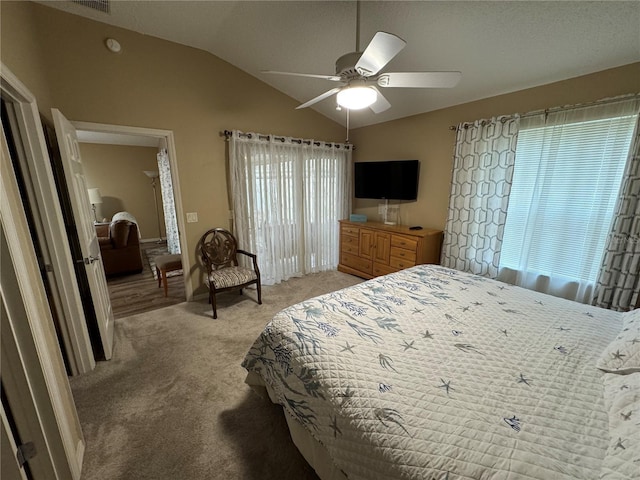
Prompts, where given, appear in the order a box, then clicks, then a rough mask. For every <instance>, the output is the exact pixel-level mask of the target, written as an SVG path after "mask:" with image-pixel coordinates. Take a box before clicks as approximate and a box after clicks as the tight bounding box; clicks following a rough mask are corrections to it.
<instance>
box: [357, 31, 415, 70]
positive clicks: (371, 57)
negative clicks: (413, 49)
mask: <svg viewBox="0 0 640 480" xmlns="http://www.w3.org/2000/svg"><path fill="white" fill-rule="evenodd" d="M406 44H407V42H405V41H404V40H402V39H401V38H400V37H397V36H395V35H393V34H391V33H386V32H378V33H376V34H375V35H374V36H373V38H372V39H371V42H369V45H367V48H366V49H365V51H364V52H363V53H362V56H361V57H360V60H358V63H356V70H357V72H358V73H359V74H360V75H362V76H363V77H370V76H372V75H375V74H376V73H378V72H379V71H380V70H382V69H383V68H384V66H385V65H386V64H387V63H389V62H390V61H391V59H392V58H393V57H395V56H396V55H397V54H398V53H400V50H402V49H403V48H404V47H405V45H406Z"/></svg>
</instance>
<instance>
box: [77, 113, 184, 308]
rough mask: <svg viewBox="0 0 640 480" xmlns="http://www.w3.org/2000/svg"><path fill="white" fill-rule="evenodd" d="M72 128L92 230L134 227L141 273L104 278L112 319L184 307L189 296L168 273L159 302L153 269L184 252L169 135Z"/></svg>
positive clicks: (179, 278)
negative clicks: (122, 222)
mask: <svg viewBox="0 0 640 480" xmlns="http://www.w3.org/2000/svg"><path fill="white" fill-rule="evenodd" d="M74 126H75V127H76V130H77V134H78V140H79V142H80V150H81V152H82V157H83V161H84V163H85V169H86V172H87V185H88V187H89V191H90V195H91V194H92V195H93V200H92V204H93V205H92V207H93V209H94V220H95V222H96V226H97V227H96V228H98V229H101V231H103V232H105V231H108V229H109V225H110V224H111V222H112V219H114V218H116V219H117V218H124V219H127V220H129V221H132V222H135V223H136V225H137V230H138V237H139V246H140V252H141V257H142V271H139V270H135V269H134V270H133V271H128V272H127V271H125V272H117V273H115V274H113V275H108V277H107V285H108V288H109V296H110V300H111V304H112V308H113V313H114V317H115V318H121V317H126V316H129V315H134V314H137V313H142V312H146V311H150V310H155V309H158V308H163V307H165V306H169V305H173V304H176V303H180V302H184V301H186V300H187V299H188V298H189V296H190V292H188V284H187V282H186V278H185V275H184V274H182V271H180V270H177V271H172V272H169V273H168V278H167V282H168V288H167V295H166V296H165V291H164V288H161V286H160V283H159V281H158V278H157V276H156V271H155V268H154V265H155V258H157V257H158V256H161V255H166V254H183V253H184V252H185V247H184V246H183V242H182V239H183V237H182V236H181V235H180V234H179V233H180V232H182V231H183V230H184V225H182V217H183V215H182V205H181V202H180V195H179V184H178V179H177V167H176V162H175V148H174V145H173V134H172V132H170V131H164V130H155V129H146V128H139V127H127V126H119V125H105V124H94V123H87V122H74ZM167 175H168V177H169V181H168V184H167V178H166V176H167ZM94 202H95V203H94ZM186 264H187V263H185V262H184V260H183V265H186Z"/></svg>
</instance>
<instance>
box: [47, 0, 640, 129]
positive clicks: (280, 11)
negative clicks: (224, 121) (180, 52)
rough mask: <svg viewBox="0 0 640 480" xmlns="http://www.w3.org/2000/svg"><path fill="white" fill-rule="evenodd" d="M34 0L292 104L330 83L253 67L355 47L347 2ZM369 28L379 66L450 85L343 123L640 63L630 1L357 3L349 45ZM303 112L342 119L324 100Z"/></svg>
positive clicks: (402, 94) (324, 67)
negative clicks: (384, 60)
mask: <svg viewBox="0 0 640 480" xmlns="http://www.w3.org/2000/svg"><path fill="white" fill-rule="evenodd" d="M38 3H42V4H45V5H48V6H51V7H54V8H58V9H61V10H64V11H67V12H70V13H73V14H77V15H81V16H84V17H88V18H91V19H94V20H98V21H100V22H104V23H108V24H111V25H116V26H119V27H123V28H126V29H130V30H134V31H137V32H140V33H144V34H147V35H153V36H156V37H159V38H163V39H166V40H170V41H173V42H177V43H180V44H184V45H189V46H192V47H196V48H200V49H202V50H206V51H208V52H211V53H212V54H214V55H216V56H218V57H220V58H222V59H224V60H226V61H228V62H229V63H231V64H233V65H235V66H237V67H238V68H240V69H242V70H244V71H246V72H247V73H249V74H250V75H253V76H255V77H257V78H259V79H260V80H262V81H264V82H266V83H268V84H269V85H271V86H273V87H274V88H276V89H278V90H280V91H282V92H283V93H285V94H287V95H289V96H291V97H293V98H295V99H297V100H299V101H300V103H303V102H306V101H307V100H309V99H311V98H313V97H315V96H317V95H319V94H321V93H322V92H324V91H327V90H329V89H330V88H332V87H334V86H335V84H333V83H332V82H329V81H327V80H322V79H316V78H300V77H288V76H276V75H268V74H264V73H261V71H262V70H278V71H291V72H302V73H316V74H326V75H333V74H334V73H335V66H334V64H335V61H336V60H337V58H338V57H340V56H341V55H343V54H345V53H348V52H352V51H355V46H356V2H355V1H278V2H272V1H190V0H180V1H111V2H110V12H109V13H103V12H98V11H96V10H93V9H90V8H88V7H86V6H82V5H79V4H77V3H73V2H70V1H54V2H49V1H41V2H38ZM377 31H385V32H390V33H393V34H395V35H398V36H399V37H401V38H403V39H404V40H405V41H406V42H407V46H406V48H404V50H402V51H401V52H400V53H399V54H398V55H397V56H396V57H395V58H394V59H393V60H392V61H391V62H390V63H389V65H388V66H387V67H386V68H385V69H384V70H385V71H433V70H458V71H461V72H462V74H463V77H462V81H461V82H460V83H459V84H458V85H457V86H456V87H455V88H452V89H392V88H387V89H384V90H382V91H383V93H384V95H385V97H386V98H387V99H388V100H389V102H390V103H391V108H389V109H388V110H386V111H385V112H382V113H380V114H374V113H373V112H371V111H370V110H369V109H366V110H363V111H354V112H352V114H351V119H350V124H351V127H352V128H355V127H359V126H365V125H371V124H374V123H380V122H385V121H389V120H393V119H396V118H401V117H406V116H410V115H415V114H419V113H423V112H427V111H432V110H436V109H440V108H444V107H448V106H451V105H456V104H461V103H465V102H469V101H473V100H478V99H482V98H487V97H491V96H494V95H499V94H503V93H508V92H513V91H517V90H521V89H524V88H529V87H534V86H537V85H543V84H547V83H551V82H555V81H559V80H563V79H567V78H571V77H576V76H579V75H584V74H588V73H592V72H596V71H600V70H604V69H607V68H612V67H616V66H620V65H625V64H629V63H633V62H638V61H640V2H637V1H624V2H619V1H600V2H591V1H550V2H544V1H497V2H489V1H363V2H362V3H361V27H360V44H361V49H363V48H364V47H365V46H366V45H367V44H368V42H369V41H370V39H371V38H372V37H373V35H374V34H375V33H376V32H377ZM122 47H123V49H126V48H127V46H126V45H123V46H122ZM312 108H314V109H316V110H317V111H318V112H320V113H322V114H323V115H325V116H327V117H329V118H331V119H333V120H335V121H336V122H339V123H341V124H345V119H346V114H345V111H344V110H342V111H337V110H336V103H335V97H331V98H329V99H327V100H324V101H322V102H320V103H317V104H315V105H314V106H313V107H312Z"/></svg>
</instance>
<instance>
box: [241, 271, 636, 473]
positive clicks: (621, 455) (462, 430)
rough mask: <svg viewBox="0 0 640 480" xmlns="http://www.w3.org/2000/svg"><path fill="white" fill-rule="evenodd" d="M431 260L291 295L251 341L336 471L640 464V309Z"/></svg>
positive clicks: (252, 379)
mask: <svg viewBox="0 0 640 480" xmlns="http://www.w3.org/2000/svg"><path fill="white" fill-rule="evenodd" d="M638 313H639V312H638V311H633V312H628V313H619V312H613V311H609V310H603V309H599V308H596V307H592V306H587V305H582V304H578V303H575V302H570V301H567V300H563V299H559V298H555V297H550V296H547V295H543V294H539V293H537V292H533V291H529V290H524V289H521V288H519V287H514V286H510V285H507V284H504V283H501V282H497V281H494V280H490V279H486V278H483V277H479V276H474V275H470V274H466V273H463V272H459V271H455V270H450V269H446V268H444V267H440V266H434V265H420V266H417V267H413V268H410V269H407V270H403V271H401V272H397V273H394V274H391V275H386V276H383V277H378V278H375V279H373V280H369V281H367V282H363V283H361V284H358V285H355V286H353V287H349V288H347V289H344V290H339V291H336V292H333V293H330V294H327V295H324V296H320V297H317V298H314V299H310V300H307V301H304V302H302V303H299V304H297V305H293V306H291V307H288V308H286V309H285V310H283V311H281V312H280V313H278V314H277V315H276V316H275V317H274V318H273V319H272V321H271V322H270V323H269V324H268V325H267V326H266V327H265V329H264V331H263V332H262V334H261V335H260V336H259V337H258V339H257V340H256V341H255V343H254V344H253V346H252V347H251V349H250V350H249V352H248V353H247V355H246V357H245V359H244V361H243V364H242V365H243V367H244V368H246V370H247V372H248V374H247V379H246V382H247V383H248V384H249V385H251V386H252V387H254V388H255V389H256V390H262V391H264V392H266V394H267V395H268V396H269V397H270V398H271V400H272V401H273V402H274V403H278V404H280V405H282V407H283V410H284V412H285V416H286V418H287V422H288V425H289V427H290V430H291V434H292V438H293V440H294V442H295V444H296V445H297V446H298V448H299V449H300V451H301V452H302V453H303V455H304V456H305V458H306V459H307V461H309V463H310V464H311V465H312V466H313V467H314V468H315V470H316V472H317V473H318V475H319V476H320V478H322V479H323V480H335V479H345V478H348V479H349V480H355V479H367V480H372V479H381V480H382V479H385V480H386V479H520V478H522V479H544V480H547V479H591V478H594V479H597V478H607V479H627V478H640V315H639V314H638Z"/></svg>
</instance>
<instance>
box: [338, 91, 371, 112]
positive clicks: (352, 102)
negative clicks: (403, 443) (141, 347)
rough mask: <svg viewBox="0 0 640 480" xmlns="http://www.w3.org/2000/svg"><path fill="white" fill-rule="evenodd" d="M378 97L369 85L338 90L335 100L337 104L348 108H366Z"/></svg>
mask: <svg viewBox="0 0 640 480" xmlns="http://www.w3.org/2000/svg"><path fill="white" fill-rule="evenodd" d="M377 98H378V94H377V93H376V91H375V90H374V89H373V88H371V87H360V86H358V87H347V88H343V89H342V90H340V91H339V92H338V96H337V97H336V101H337V102H338V105H340V106H341V107H344V108H348V109H349V110H361V109H363V108H366V107H368V106H370V105H372V104H373V103H375V101H376V100H377Z"/></svg>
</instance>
